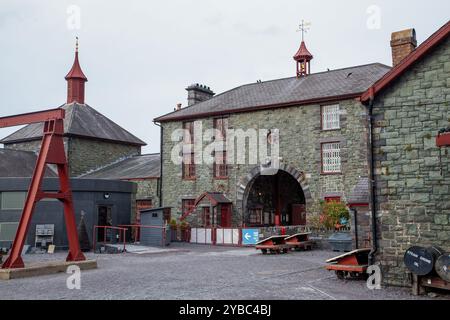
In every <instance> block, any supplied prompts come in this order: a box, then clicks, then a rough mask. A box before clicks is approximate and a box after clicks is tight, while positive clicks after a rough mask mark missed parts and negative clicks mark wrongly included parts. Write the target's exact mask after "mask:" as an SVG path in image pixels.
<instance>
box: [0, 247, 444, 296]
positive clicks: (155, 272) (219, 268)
mask: <svg viewBox="0 0 450 320" xmlns="http://www.w3.org/2000/svg"><path fill="white" fill-rule="evenodd" d="M171 249H176V250H174V251H163V252H161V251H157V250H156V251H149V252H148V253H142V252H140V253H139V254H137V253H127V254H118V255H106V254H104V255H94V254H88V257H89V258H96V259H98V266H99V268H98V269H97V270H91V271H84V272H82V275H81V289H80V290H69V289H67V287H66V279H67V277H68V275H67V274H57V275H50V276H42V277H37V278H27V279H15V280H10V281H0V299H194V300H196V299H202V300H203V299H204V300H217V299H308V300H309V299H327V300H334V299H345V300H348V299H417V297H414V296H411V295H410V290H408V289H400V288H388V289H382V290H369V289H367V287H366V285H365V282H364V281H352V280H348V281H340V280H338V279H336V277H335V275H334V273H330V272H328V271H327V270H325V269H324V268H323V267H324V261H325V260H326V259H327V258H329V257H332V256H335V255H336V254H335V253H333V252H327V251H310V252H298V253H290V254H286V255H268V256H263V255H262V254H260V253H258V252H257V251H256V250H255V249H253V248H224V247H209V246H201V245H189V244H175V245H172V246H171ZM25 257H26V259H25V261H26V262H32V261H42V260H44V259H51V260H57V259H60V260H63V259H64V258H65V255H64V254H63V253H57V254H55V255H52V256H50V255H26V256H25ZM420 299H428V297H421V298H420ZM438 299H449V297H448V296H441V297H438Z"/></svg>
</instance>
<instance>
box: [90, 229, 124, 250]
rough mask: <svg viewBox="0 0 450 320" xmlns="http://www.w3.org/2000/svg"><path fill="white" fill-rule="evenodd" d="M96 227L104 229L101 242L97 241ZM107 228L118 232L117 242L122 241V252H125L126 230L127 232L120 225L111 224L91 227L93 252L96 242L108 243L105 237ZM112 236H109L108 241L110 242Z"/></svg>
mask: <svg viewBox="0 0 450 320" xmlns="http://www.w3.org/2000/svg"><path fill="white" fill-rule="evenodd" d="M98 229H104V232H103V241H102V242H99V241H98V239H97V238H98V237H97V235H98V234H97V230H98ZM107 230H116V231H118V232H119V239H118V242H122V241H123V252H125V249H126V232H127V230H128V229H127V228H121V227H113V226H94V229H93V235H92V247H93V250H94V252H95V249H96V247H97V244H98V243H103V244H105V245H106V244H107V243H108V239H107V232H106V231H107ZM112 238H113V237H112V236H111V239H110V240H109V242H110V243H112V240H113V239H112Z"/></svg>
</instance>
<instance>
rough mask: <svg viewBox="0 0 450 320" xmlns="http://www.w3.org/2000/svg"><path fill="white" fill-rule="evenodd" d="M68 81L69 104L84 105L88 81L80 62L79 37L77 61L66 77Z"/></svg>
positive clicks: (76, 50)
mask: <svg viewBox="0 0 450 320" xmlns="http://www.w3.org/2000/svg"><path fill="white" fill-rule="evenodd" d="M66 80H67V103H72V102H78V103H81V104H84V84H85V82H86V81H88V79H87V78H86V76H85V75H84V73H83V70H81V67H80V62H79V61H78V37H77V42H76V47H75V60H74V62H73V65H72V69H70V71H69V73H68V74H67V75H66Z"/></svg>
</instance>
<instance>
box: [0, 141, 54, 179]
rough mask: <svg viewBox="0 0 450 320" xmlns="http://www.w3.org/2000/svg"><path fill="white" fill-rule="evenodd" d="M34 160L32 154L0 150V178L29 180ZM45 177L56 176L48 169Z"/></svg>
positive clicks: (34, 156) (34, 164) (35, 158)
mask: <svg viewBox="0 0 450 320" xmlns="http://www.w3.org/2000/svg"><path fill="white" fill-rule="evenodd" d="M36 160H37V156H36V154H35V153H34V152H29V151H17V150H12V149H2V148H0V178H30V177H31V176H32V175H33V171H34V167H35V166H36ZM46 177H56V174H55V172H54V171H53V170H52V169H50V168H48V169H47V170H46Z"/></svg>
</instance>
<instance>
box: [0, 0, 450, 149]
mask: <svg viewBox="0 0 450 320" xmlns="http://www.w3.org/2000/svg"><path fill="white" fill-rule="evenodd" d="M73 4H74V5H77V6H79V8H80V13H81V15H80V17H81V20H80V21H81V25H80V28H79V29H70V28H69V27H68V26H67V22H68V20H69V22H70V21H74V20H72V19H71V16H70V14H68V13H67V10H68V8H69V7H70V5H73ZM372 5H376V6H377V7H378V8H379V9H380V10H381V13H380V16H379V17H380V19H379V22H380V28H375V29H374V28H369V27H368V26H367V21H368V19H369V18H370V17H373V15H371V14H369V13H367V9H368V8H369V7H370V6H372ZM449 12H450V1H447V0H429V1H426V2H425V1H422V0H396V1H387V0H386V1H384V0H383V1H382V0H370V1H366V0H347V1H335V0H329V1H317V0H316V1H305V0H296V1H293V0H277V1H274V0H271V1H262V0H258V1H257V0H245V1H242V0H227V1H224V0H222V1H214V0H166V1H148V0H147V1H144V0H129V1H111V0H110V1H106V0H96V1H92V0H90V1H88V0H85V1H75V0H72V1H64V0H59V1H52V0H41V1H33V2H32V1H18V0H2V1H1V4H0V50H1V51H0V52H1V53H0V116H6V115H10V114H16V113H24V112H31V111H36V110H40V109H48V108H53V107H57V106H59V105H61V104H63V103H64V102H65V99H66V81H65V80H64V76H65V75H66V74H67V72H68V71H69V69H70V67H71V65H72V62H73V55H74V42H75V36H77V35H78V36H79V37H80V63H81V66H82V68H83V71H84V73H85V74H86V76H87V77H88V79H89V82H88V83H87V84H86V86H87V87H86V102H87V103H88V104H89V105H91V106H92V107H94V108H95V109H97V110H98V111H99V112H101V113H103V114H104V115H106V116H107V117H109V118H110V119H112V120H113V121H115V122H116V123H118V124H120V125H121V126H123V127H124V128H126V129H127V130H129V131H130V132H132V133H133V134H135V135H136V136H138V137H139V138H141V139H143V140H144V141H146V142H147V143H148V146H147V147H146V148H145V149H144V152H158V151H159V128H158V127H156V126H155V125H154V124H153V123H152V120H153V119H154V118H155V117H157V116H160V115H162V114H165V113H167V112H171V111H173V108H174V107H175V105H176V104H177V103H178V102H182V103H183V105H186V104H187V102H186V97H187V92H186V91H185V90H184V89H185V88H186V87H187V86H188V85H189V84H192V83H203V84H206V85H208V86H210V87H211V88H212V89H213V90H214V91H215V92H216V93H220V92H223V91H225V90H228V89H231V88H233V87H235V86H238V85H242V84H246V83H251V82H255V81H256V80H258V79H261V80H263V81H264V80H270V79H276V78H281V77H288V76H294V75H295V64H294V61H293V60H292V56H293V55H294V54H295V52H296V50H297V49H298V47H299V44H300V37H301V36H300V33H299V32H296V30H297V29H298V25H299V22H300V21H301V20H302V19H305V20H306V21H310V22H311V23H312V25H311V30H310V31H309V32H308V34H307V35H306V42H307V46H308V49H309V50H310V51H311V53H312V54H313V55H314V60H313V62H312V72H318V71H323V70H326V69H327V68H330V69H336V68H342V67H349V66H354V65H359V64H366V63H371V62H381V63H385V64H389V65H390V64H391V54H390V46H389V40H390V34H391V32H393V31H398V30H402V29H405V28H410V27H414V28H415V29H416V31H417V38H418V42H419V43H421V42H422V41H424V40H425V39H426V38H427V37H428V36H430V35H431V34H432V33H433V32H435V31H436V30H437V29H438V28H439V27H441V26H442V25H443V24H445V23H446V22H447V21H448V19H449V16H448V13H449ZM370 21H374V20H373V19H371V20H370ZM375 21H376V20H375ZM12 131H13V129H1V130H0V137H4V136H6V135H8V134H9V133H11V132H12Z"/></svg>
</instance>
